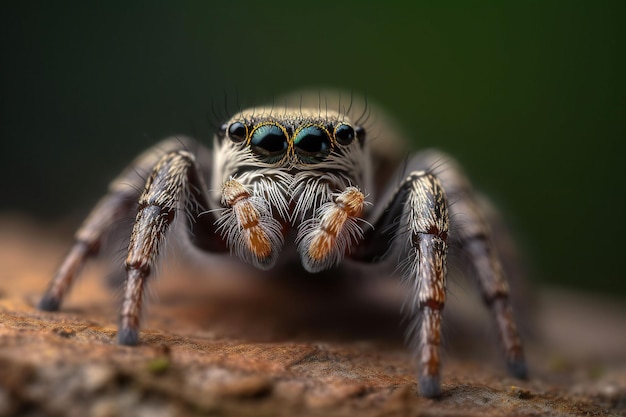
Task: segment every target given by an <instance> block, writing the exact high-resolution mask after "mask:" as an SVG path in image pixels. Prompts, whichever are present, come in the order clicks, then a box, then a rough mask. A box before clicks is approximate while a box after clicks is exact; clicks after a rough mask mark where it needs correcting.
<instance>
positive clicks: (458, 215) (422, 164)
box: [351, 151, 527, 396]
mask: <svg viewBox="0 0 626 417" xmlns="http://www.w3.org/2000/svg"><path fill="white" fill-rule="evenodd" d="M433 168H435V170H436V171H437V178H438V179H439V181H440V184H441V186H442V187H443V189H444V190H445V195H446V196H447V199H448V201H450V202H452V204H450V205H449V207H448V210H449V215H450V219H451V223H452V230H453V232H454V234H453V235H451V237H450V239H454V243H455V244H456V245H458V246H459V247H460V250H461V251H462V252H463V253H465V254H467V257H468V258H469V261H470V264H471V268H472V270H473V271H474V272H475V274H476V276H477V281H478V284H479V286H480V289H481V292H482V295H483V300H484V301H485V303H486V304H487V305H488V306H489V307H490V311H491V314H492V315H493V316H494V318H495V322H496V325H497V329H498V335H499V338H500V340H501V343H502V346H503V349H504V353H505V357H506V360H507V365H508V368H509V371H510V372H511V373H512V374H513V375H514V376H516V377H518V378H525V377H526V375H527V368H526V362H525V359H524V353H523V348H522V343H521V339H520V337H519V334H518V331H517V327H516V325H515V320H514V318H513V312H512V308H511V305H510V301H509V289H508V285H507V281H506V278H505V276H504V273H503V269H502V266H501V264H500V260H499V258H498V254H497V252H496V250H495V247H494V245H493V243H492V237H491V231H490V229H489V226H488V224H487V222H486V220H485V219H484V216H483V214H482V210H481V209H480V206H479V204H478V202H477V200H476V197H475V194H474V192H473V190H472V188H471V185H470V183H469V181H468V180H467V179H466V177H465V175H464V174H463V172H462V170H461V169H460V167H459V166H458V164H457V163H456V162H454V160H452V159H451V158H450V157H448V156H447V155H445V154H442V153H439V152H437V151H424V152H421V153H419V154H417V155H415V156H414V157H413V158H411V160H410V161H409V162H408V163H407V166H406V168H404V169H403V170H402V171H401V175H403V176H404V177H406V175H407V172H423V171H421V170H425V171H426V172H432V171H433ZM426 175H429V174H426ZM409 178H411V176H409V177H408V178H406V179H405V180H404V181H402V182H401V184H400V186H399V187H397V188H396V189H394V188H393V187H390V189H388V190H387V194H386V196H384V197H383V198H382V200H381V201H383V202H387V204H386V205H381V206H379V207H377V210H378V211H377V212H374V213H373V216H372V217H371V218H372V219H373V220H372V221H371V223H372V227H367V229H366V230H365V233H364V239H363V242H362V243H361V245H360V246H358V247H357V248H356V250H355V251H354V252H353V253H352V255H351V257H352V258H354V259H357V260H361V261H366V262H375V261H378V260H381V259H383V258H385V257H386V256H387V255H388V253H389V248H390V242H391V241H392V240H393V239H394V238H395V237H396V236H398V235H400V234H401V233H402V232H403V230H411V229H410V228H409V229H405V228H404V225H405V223H406V207H411V205H412V204H413V203H411V201H412V200H414V199H415V197H414V196H412V192H411V190H410V187H411V186H410V182H407V180H408V179H409ZM398 219H400V220H401V221H400V222H398ZM409 226H410V224H409ZM411 250H415V247H414V246H413V247H411ZM409 254H410V253H409ZM444 255H445V253H444ZM409 259H416V257H413V258H411V257H409ZM444 259H445V256H444ZM411 265H415V266H417V265H416V264H415V262H414V260H411ZM427 265H428V264H427ZM407 278H408V279H414V280H422V279H423V278H422V277H421V276H419V277H417V276H408V277H407ZM425 282H426V283H427V282H428V281H425ZM442 282H443V281H442ZM422 287H423V285H421V286H420V287H419V288H418V289H420V290H421V288H422ZM418 293H419V292H418ZM443 295H445V294H443ZM414 297H415V293H414ZM418 301H419V302H421V300H418ZM442 301H444V300H443V299H442ZM415 305H416V304H415V303H414V304H412V306H415ZM417 305H419V306H420V308H421V304H419V303H418V304H417ZM441 307H443V303H442V304H441ZM431 321H432V320H431V319H430V318H429V317H428V316H425V317H424V319H423V321H422V324H421V327H420V331H421V332H422V333H420V335H421V336H420V339H419V340H417V341H418V342H421V343H422V344H423V343H424V341H425V340H426V339H428V334H433V333H432V330H428V327H429V326H431ZM431 327H436V325H435V326H431ZM424 333H427V334H424ZM416 334H417V332H414V333H413V335H416ZM435 336H436V337H435ZM438 337H439V335H438V334H436V335H434V334H433V337H432V338H433V339H435V340H437V339H438ZM414 342H415V341H414ZM419 346H420V345H418V353H419V357H420V358H421V359H420V362H422V363H423V362H424V358H425V357H426V356H424V355H423V349H424V348H423V345H422V347H421V348H420V347H419ZM420 349H421V350H420ZM422 363H421V365H422V367H423V366H424V365H423V364H422ZM434 363H435V361H431V365H432V368H433V369H434ZM421 372H422V373H421V374H420V392H421V393H422V394H423V395H425V396H433V395H438V394H439V385H438V384H439V383H438V380H436V379H435V378H434V377H433V378H427V379H426V381H424V371H423V370H422V371H421ZM431 375H434V374H431ZM425 382H426V384H425Z"/></svg>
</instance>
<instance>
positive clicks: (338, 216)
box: [39, 105, 526, 397]
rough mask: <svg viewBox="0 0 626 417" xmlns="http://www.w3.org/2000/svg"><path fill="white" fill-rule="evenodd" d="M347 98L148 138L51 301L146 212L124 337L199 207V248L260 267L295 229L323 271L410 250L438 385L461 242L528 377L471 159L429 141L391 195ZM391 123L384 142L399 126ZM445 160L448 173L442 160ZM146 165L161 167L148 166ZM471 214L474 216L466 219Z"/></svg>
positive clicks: (517, 366)
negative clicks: (452, 268)
mask: <svg viewBox="0 0 626 417" xmlns="http://www.w3.org/2000/svg"><path fill="white" fill-rule="evenodd" d="M337 109H338V110H339V111H333V110H330V109H329V108H328V107H327V108H324V106H318V108H311V109H308V108H303V107H302V105H300V106H293V107H280V108H279V107H271V108H270V107H262V108H254V109H251V110H245V111H240V112H239V113H237V114H236V115H235V116H234V117H232V118H231V119H230V120H229V121H228V122H226V123H224V124H223V125H222V126H221V128H220V129H219V131H218V132H217V134H216V135H215V137H214V145H213V149H212V150H209V149H206V148H203V147H199V146H200V145H197V144H195V143H193V142H191V141H188V140H186V139H180V138H174V139H169V140H166V141H163V142H161V143H160V144H158V145H157V146H155V147H153V148H151V149H150V150H148V151H146V152H145V153H144V154H142V155H141V156H139V157H138V158H137V160H136V161H135V162H134V163H133V164H132V165H131V166H130V167H129V168H128V169H127V170H126V171H125V172H123V173H122V174H121V175H120V176H119V177H118V178H117V179H115V180H114V181H113V182H112V183H111V185H110V187H109V192H108V193H107V195H106V196H105V197H104V198H103V199H102V200H101V201H100V202H99V203H98V205H97V206H96V207H95V208H94V209H93V211H92V212H91V214H90V215H89V216H88V218H87V219H86V220H85V221H84V223H83V225H82V226H81V227H80V228H79V230H78V231H77V232H76V235H75V239H76V241H75V243H74V245H73V246H72V248H71V250H70V252H69V254H68V255H67V257H66V258H65V260H64V262H63V263H62V265H61V266H60V268H59V271H58V272H57V274H56V275H55V277H54V278H53V279H52V281H51V282H50V285H49V287H48V289H47V291H46V293H45V295H44V296H43V297H42V299H41V301H40V303H39V308H40V309H42V310H47V311H52V310H57V309H58V308H59V306H60V304H61V302H62V300H63V297H64V296H65V294H66V293H67V292H68V290H69V287H70V285H71V283H72V281H73V280H74V278H75V276H76V275H77V274H78V271H79V269H80V268H81V266H82V265H83V264H84V262H85V260H86V259H87V258H88V257H90V256H92V255H94V254H95V253H96V252H97V251H98V249H99V246H100V244H101V241H102V237H103V235H104V234H105V232H106V231H107V230H108V229H109V228H110V227H111V226H112V225H115V224H116V223H118V222H119V221H120V219H122V218H123V217H126V216H128V215H129V214H133V213H136V219H135V221H134V224H133V229H132V234H131V235H130V242H129V246H128V254H127V257H126V261H125V266H126V282H125V292H124V296H123V301H122V307H121V313H120V321H119V331H118V342H119V343H120V344H123V345H135V344H137V343H138V341H139V328H140V317H141V310H142V302H143V296H144V289H145V286H146V282H147V281H148V279H149V278H150V276H151V275H152V270H153V266H154V265H155V264H156V262H157V260H158V258H159V256H160V253H161V249H162V247H163V245H164V243H165V240H166V239H167V232H168V229H170V226H171V225H172V223H173V222H174V220H175V219H177V218H180V219H182V220H183V221H185V220H186V230H187V231H188V232H189V233H188V236H189V239H190V241H191V242H192V243H193V244H194V245H195V246H196V247H197V248H199V249H201V250H203V251H208V252H226V251H230V252H231V253H232V254H233V255H235V256H237V257H238V258H240V259H241V260H243V261H245V262H247V263H250V264H252V265H254V266H256V267H257V268H260V269H270V268H272V267H273V266H275V264H276V262H277V260H278V259H279V255H280V253H281V249H282V247H283V244H284V242H285V240H287V241H288V242H290V243H291V242H295V243H296V244H297V254H298V256H299V257H300V262H301V264H302V266H303V267H304V269H306V271H308V272H310V273H316V272H320V271H323V270H326V269H329V268H333V267H335V266H337V265H338V264H339V263H341V262H342V261H343V260H344V258H348V259H350V260H353V261H357V262H364V263H371V262H378V261H380V260H382V259H385V258H389V257H391V256H396V257H398V259H399V264H400V266H404V268H403V269H404V280H406V281H407V282H409V283H410V284H411V285H409V286H408V288H409V294H408V296H407V303H408V305H409V314H410V315H411V319H413V323H414V324H415V326H411V330H410V331H409V332H408V338H409V339H410V344H411V345H412V346H415V351H416V354H417V361H418V375H419V381H418V383H419V392H420V393H421V394H422V395H424V396H427V397H435V396H438V395H440V393H441V388H440V377H439V375H440V339H441V320H442V319H441V315H442V309H443V306H444V303H445V300H446V286H445V280H446V257H447V252H448V246H449V245H450V244H451V243H452V242H453V243H454V244H455V245H456V246H458V247H459V249H460V251H461V252H463V253H464V254H465V255H467V258H469V259H470V263H469V265H470V266H469V268H470V269H471V270H473V271H472V272H473V273H474V274H475V275H476V277H477V282H478V284H479V287H480V290H481V293H482V296H483V299H484V301H485V303H486V305H487V306H488V307H489V308H490V311H491V314H492V315H493V317H494V318H495V322H496V323H497V329H498V334H499V339H500V341H501V342H502V347H503V350H504V354H505V357H506V361H507V364H508V367H509V370H510V372H511V373H512V374H513V375H515V376H517V377H520V378H524V377H526V363H525V360H524V355H523V350H522V344H521V341H520V338H519V336H518V331H517V329H516V325H515V321H514V319H513V314H512V310H511V307H510V303H509V289H508V285H507V282H506V280H505V278H504V276H503V272H502V267H501V263H500V260H499V258H498V255H497V254H496V250H495V248H494V244H493V242H492V238H491V233H490V230H489V227H488V225H487V222H486V220H485V216H484V215H483V213H481V209H480V208H479V205H478V203H477V199H476V196H475V194H474V192H473V191H472V189H471V186H470V184H469V182H468V180H467V179H466V178H465V176H464V174H463V173H462V171H461V169H460V168H459V167H458V165H457V164H456V163H455V162H454V161H453V160H451V159H450V158H449V157H448V156H446V155H444V154H442V153H440V152H437V151H433V150H429V151H424V152H420V153H418V154H416V155H413V156H412V157H411V158H409V159H408V160H407V161H405V163H404V164H402V165H401V166H400V168H398V169H397V172H398V176H397V177H396V178H398V180H396V181H394V180H391V181H390V182H389V183H388V185H387V186H386V190H384V192H383V193H382V196H380V195H377V194H375V192H376V191H377V190H375V189H374V188H375V185H374V183H375V180H376V179H377V177H378V175H379V174H378V173H377V172H374V171H375V168H373V167H375V163H376V158H377V156H378V155H377V154H373V153H372V152H371V149H370V148H371V142H372V141H371V140H370V138H368V135H366V132H365V129H364V128H363V127H361V126H360V123H359V120H356V119H351V117H350V116H349V114H350V110H349V109H348V110H346V109H342V108H341V106H337ZM379 136H380V137H379V138H378V140H379V141H381V143H384V141H385V132H384V131H383V132H381V134H380V135H379ZM191 149H196V152H192V151H190V150H191ZM442 164H443V165H444V166H443V167H441V168H440V169H438V173H437V175H435V174H434V173H433V171H432V167H434V166H437V165H439V166H441V165H442ZM138 172H144V173H147V174H148V177H147V180H146V179H145V177H143V176H142V175H140V174H138ZM375 176H376V177H375ZM205 181H207V183H208V184H207V183H205ZM207 185H208V187H207ZM368 200H369V201H368ZM449 201H454V204H448V202H449ZM180 214H183V215H180ZM460 217H462V218H463V225H462V227H455V223H454V222H456V221H457V220H455V219H458V218H460ZM451 221H452V227H450V226H451V225H450V222H451Z"/></svg>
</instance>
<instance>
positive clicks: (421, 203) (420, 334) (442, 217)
mask: <svg viewBox="0 0 626 417" xmlns="http://www.w3.org/2000/svg"><path fill="white" fill-rule="evenodd" d="M387 198H388V201H389V202H388V204H387V205H386V206H382V207H383V210H382V212H379V213H378V214H377V216H376V217H375V219H376V221H375V222H374V225H373V227H369V228H368V229H367V231H366V232H365V236H364V240H363V242H362V243H361V245H360V246H359V247H358V249H357V251H356V252H355V253H353V254H352V255H351V257H352V258H354V259H358V260H362V261H376V260H379V259H381V258H383V257H385V256H386V255H387V254H388V252H389V250H388V249H389V244H390V243H391V240H394V239H395V240H396V242H395V245H396V246H395V247H399V248H400V249H401V250H402V251H403V252H402V253H404V254H406V265H405V266H406V270H405V277H404V279H405V280H406V281H408V283H409V285H410V291H411V293H410V295H409V297H408V299H407V302H408V304H409V309H408V310H409V314H410V316H411V318H412V319H413V320H414V321H413V322H412V326H411V328H410V329H409V331H408V337H409V339H410V344H411V345H412V346H413V347H414V348H415V349H416V353H417V361H418V373H419V391H420V394H422V395H423V396H425V397H436V396H439V395H440V393H441V387H440V377H439V374H440V363H441V360H440V344H441V313H442V310H443V307H444V305H445V301H446V291H445V279H446V256H447V248H448V244H447V238H448V226H449V219H448V203H447V200H446V196H445V193H444V191H443V187H442V186H441V183H440V182H439V180H438V179H437V178H436V177H435V176H433V175H432V174H430V173H427V172H425V171H412V172H410V173H409V174H408V175H407V176H406V177H405V179H404V180H403V181H402V183H401V185H400V186H399V188H398V189H397V190H394V191H393V193H392V194H391V195H388V196H387ZM398 219H400V221H399V222H398ZM418 318H420V319H421V320H418Z"/></svg>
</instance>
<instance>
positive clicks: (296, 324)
mask: <svg viewBox="0 0 626 417" xmlns="http://www.w3.org/2000/svg"><path fill="white" fill-rule="evenodd" d="M69 236H70V232H68V228H65V227H61V226H57V227H54V228H51V227H49V226H43V225H39V224H35V223H33V222H29V221H25V220H23V219H20V218H17V217H8V216H5V217H3V218H0V415H23V416H43V415H52V416H55V415H58V416H61V415H67V416H86V415H91V416H102V417H105V416H117V415H135V416H148V415H149V416H169V415H176V416H185V415H191V416H194V415H218V416H248V415H250V416H253V415H254V416H265V415H267V416H296V415H297V416H316V415H320V416H321V415H324V416H344V415H345V416H356V415H359V416H405V415H406V416H435V415H443V416H473V415H481V416H484V415H487V416H492V415H493V416H500V415H501V416H515V415H520V416H539V415H541V416H543V415H546V416H577V415H583V416H612V415H626V331H624V322H625V320H626V303H624V302H623V301H621V302H620V301H619V300H611V299H607V298H601V297H598V296H590V295H585V294H582V293H576V292H566V291H563V290H548V289H537V290H536V291H535V293H536V294H537V295H536V297H535V299H534V301H533V304H532V308H529V310H530V311H532V312H533V313H534V314H533V319H532V320H531V321H530V323H531V324H529V325H528V326H527V327H528V328H529V329H534V330H532V331H530V332H529V333H530V336H527V340H526V341H527V343H526V344H527V348H528V357H529V363H530V369H531V378H530V379H529V380H528V381H519V380H516V379H514V378H511V377H509V376H508V375H507V374H506V372H505V370H504V367H503V365H502V363H501V360H500V357H499V356H498V352H497V349H496V348H495V342H494V338H493V336H492V335H491V332H490V329H489V326H488V324H489V321H488V320H487V319H486V317H487V316H486V315H485V313H484V311H483V310H484V309H483V308H482V307H481V306H480V303H479V302H478V301H477V300H476V299H475V297H473V296H471V293H472V292H471V291H470V290H468V289H467V288H464V287H460V288H459V289H456V290H454V291H453V292H452V295H451V297H450V299H449V303H448V307H449V311H450V314H449V315H450V320H449V321H450V323H449V324H450V325H449V327H448V328H447V331H446V335H447V338H446V340H447V346H446V348H445V350H446V355H445V363H444V369H443V374H442V381H443V391H444V394H443V397H442V398H441V399H438V400H430V399H424V398H420V397H418V396H417V395H416V392H417V386H416V382H415V378H414V370H413V364H412V360H411V356H410V354H409V353H408V351H407V350H406V349H405V347H404V345H403V340H402V326H401V325H400V324H399V323H400V321H401V315H400V314H399V313H398V309H397V303H396V298H395V291H396V288H397V286H396V285H395V284H393V285H391V284H390V283H391V281H390V280H385V282H386V283H382V284H381V283H376V284H373V285H369V284H367V285H366V284H364V285H359V286H358V288H356V289H355V281H354V280H352V281H348V282H347V283H339V284H338V283H335V284H333V283H329V282H327V281H324V282H322V283H307V284H304V285H301V284H297V285H295V284H294V285H291V284H289V283H286V282H285V281H283V280H272V279H258V278H255V277H251V276H249V275H250V271H249V270H247V269H236V268H235V269H233V268H232V267H230V266H228V265H225V264H223V263H219V262H218V263H215V264H212V266H211V267H210V268H206V265H204V266H203V265H201V264H198V263H196V262H193V266H188V265H185V266H183V265H184V264H186V263H187V262H186V261H185V262H181V261H177V262H171V264H168V265H167V266H164V267H163V268H162V271H161V274H160V276H161V277H160V279H159V280H157V281H156V282H155V283H154V285H152V286H151V289H150V293H151V296H152V298H153V301H152V302H151V303H150V307H149V309H148V311H147V314H146V317H145V318H146V319H145V322H144V331H143V332H142V333H141V344H140V346H138V347H134V348H129V347H121V346H118V345H116V344H115V334H116V311H117V308H116V305H117V304H116V297H115V293H114V292H111V291H109V290H108V289H107V286H106V285H105V284H104V282H103V280H102V279H100V278H101V277H102V276H103V275H105V268H104V266H103V264H104V262H94V263H92V264H91V266H89V267H88V268H87V269H86V270H85V271H84V274H83V277H82V279H81V280H80V282H79V283H78V284H77V285H76V287H75V288H74V291H73V292H72V294H71V296H70V297H69V298H68V299H67V300H66V302H65V303H64V305H63V307H62V309H61V311H60V312H57V313H45V312H41V311H38V310H37V309H35V308H34V305H35V304H36V302H37V300H38V297H39V296H40V295H41V293H42V291H43V290H44V289H45V287H46V285H47V282H48V280H49V278H50V277H51V275H52V274H53V273H54V269H55V267H56V266H57V265H58V263H59V262H60V259H61V257H62V256H63V254H64V253H65V251H66V250H67V248H68V245H69ZM179 259H180V258H179ZM466 293H467V296H466Z"/></svg>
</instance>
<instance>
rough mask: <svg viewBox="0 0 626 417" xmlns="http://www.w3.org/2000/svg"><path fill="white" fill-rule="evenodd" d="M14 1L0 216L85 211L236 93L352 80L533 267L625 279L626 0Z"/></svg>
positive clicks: (75, 218)
mask: <svg viewBox="0 0 626 417" xmlns="http://www.w3.org/2000/svg"><path fill="white" fill-rule="evenodd" d="M13 3H14V4H12V5H8V4H7V3H4V4H3V5H2V6H0V20H1V26H0V33H1V36H0V43H1V48H2V49H1V51H2V64H1V65H0V72H1V74H2V77H1V83H2V85H1V90H0V104H1V108H0V141H1V144H2V147H1V149H0V178H1V181H2V182H1V188H2V191H1V192H0V215H14V214H16V213H17V214H20V215H24V216H27V217H28V218H33V219H35V220H38V221H42V222H48V223H51V224H53V223H58V222H70V223H71V224H72V225H78V223H79V221H80V220H81V219H82V217H83V216H84V215H85V214H86V213H87V211H88V210H89V208H90V207H91V206H92V205H93V204H94V203H95V201H96V200H97V198H98V197H99V196H100V195H102V193H103V191H104V190H105V187H106V185H107V183H108V181H109V180H111V179H112V178H113V177H114V176H115V175H116V174H117V173H118V172H119V171H120V170H121V169H122V168H123V167H124V166H125V165H126V164H127V163H128V162H129V161H130V160H131V159H132V158H133V157H134V156H135V155H136V154H137V153H138V152H140V151H141V150H143V149H144V148H146V147H147V146H149V145H151V144H153V143H155V142H156V141H158V140H159V139H161V138H163V137H165V136H167V135H170V134H175V133H186V134H190V135H193V136H195V137H197V138H199V139H201V140H204V141H207V143H208V140H209V138H210V136H211V134H212V127H211V125H210V123H209V121H208V119H212V118H213V117H212V110H211V109H212V107H217V108H219V109H220V112H221V113H223V111H222V109H223V108H224V98H225V97H228V98H229V100H231V102H232V99H233V97H239V99H240V101H241V102H243V103H246V104H248V103H249V104H258V103H264V102H266V101H268V100H271V99H272V97H275V96H278V95H281V94H284V93H287V92H289V91H291V90H294V89H300V88H303V87H331V88H341V89H347V90H351V89H353V90H354V91H359V92H365V93H366V94H367V97H368V98H369V99H371V100H372V101H375V102H376V103H378V104H379V105H380V106H381V107H383V108H384V109H385V110H386V111H387V112H388V113H389V114H391V115H393V117H395V119H396V120H397V121H398V123H399V128H400V129H402V130H404V131H405V132H409V134H410V136H411V137H412V138H413V140H414V142H413V143H412V147H413V148H414V149H419V148H420V147H430V146H435V147H438V148H440V149H442V150H444V151H446V152H448V153H450V154H452V155H453V156H455V157H456V158H457V159H458V160H459V161H460V162H461V163H462V164H463V165H464V167H465V168H466V170H467V171H468V173H469V174H470V175H471V177H472V178H473V180H474V182H475V184H476V185H477V186H478V187H479V188H481V189H482V190H484V191H485V192H487V193H488V194H489V195H491V196H492V197H493V199H494V201H495V202H496V204H497V205H498V206H499V207H501V208H502V209H503V211H504V213H505V215H506V217H507V220H508V221H509V222H510V223H511V225H512V227H513V229H514V230H515V233H516V234H517V236H518V237H519V240H520V241H521V242H522V246H523V248H524V250H525V251H526V252H527V254H528V256H529V259H530V261H531V265H532V267H531V270H532V271H533V274H532V275H533V276H532V278H533V281H534V282H535V283H537V284H540V285H543V284H550V285H561V286H568V287H575V288H580V289H584V290H589V291H593V292H602V293H612V294H616V295H618V296H622V297H625V296H626V279H625V278H626V277H625V274H624V268H623V264H622V262H621V261H622V260H623V257H624V249H625V245H624V244H623V242H624V240H625V239H626V236H625V235H626V222H625V221H624V215H623V214H620V213H622V210H623V209H624V207H625V204H624V203H625V197H624V191H625V188H626V187H625V184H624V181H625V180H626V175H625V174H626V166H625V163H624V140H625V139H626V129H625V127H626V121H625V118H626V85H625V84H626V83H625V74H626V61H625V55H626V54H625V51H626V47H625V46H626V42H624V41H625V40H626V36H625V35H626V25H625V24H624V22H625V21H626V20H625V19H626V13H625V12H626V3H625V2H623V1H596V2H589V1H525V2H472V3H470V2H445V4H441V3H435V2H421V3H420V2H414V3H415V4H412V5H410V4H409V2H397V3H396V4H394V2H387V3H386V4H385V5H383V4H382V3H380V2H376V3H374V2H371V3H370V2H362V1H344V2H338V1H332V2H327V1H317V2H288V1H272V2H269V1H265V2H253V1H250V2H242V1H236V0H229V1H222V2H217V1H215V2H208V1H197V2H171V3H167V2H161V1H158V2H157V1H155V2H143V4H142V3H141V2H100V3H97V4H88V2H75V3H73V4H72V3H70V2H63V4H61V3H60V2H43V1H41V2H13ZM207 116H208V117H207ZM68 236H69V235H68Z"/></svg>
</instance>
